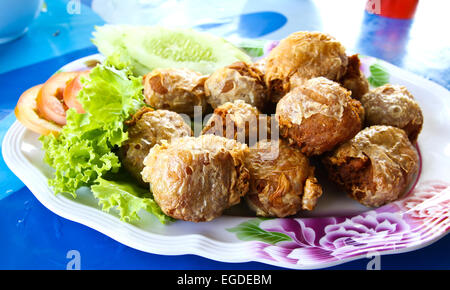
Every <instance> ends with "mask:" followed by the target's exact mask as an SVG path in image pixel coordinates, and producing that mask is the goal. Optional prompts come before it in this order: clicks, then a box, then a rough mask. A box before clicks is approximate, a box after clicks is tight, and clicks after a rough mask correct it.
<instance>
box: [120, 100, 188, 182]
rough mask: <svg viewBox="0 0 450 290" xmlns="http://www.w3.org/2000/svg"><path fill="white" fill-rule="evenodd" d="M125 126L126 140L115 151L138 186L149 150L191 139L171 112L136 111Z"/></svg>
mask: <svg viewBox="0 0 450 290" xmlns="http://www.w3.org/2000/svg"><path fill="white" fill-rule="evenodd" d="M125 124H126V125H127V126H128V140H126V141H125V142H124V143H123V144H122V146H121V147H120V149H119V157H120V160H121V162H122V165H123V166H124V168H125V169H127V170H128V171H129V172H130V173H131V174H132V175H133V176H134V177H135V178H136V180H137V181H139V182H140V183H144V182H143V181H142V176H141V171H142V169H144V158H145V157H146V156H147V154H148V152H149V151H150V149H151V148H152V147H153V146H154V145H156V144H161V142H162V140H166V141H168V142H170V141H171V140H172V139H175V138H178V137H183V136H191V135H192V130H191V128H190V126H189V125H188V124H186V122H185V121H184V120H183V118H182V117H181V116H180V115H179V114H177V113H175V112H172V111H167V110H153V109H151V108H148V107H144V108H142V109H140V110H139V111H138V112H136V114H134V116H133V117H132V118H131V119H130V120H129V121H127V122H126V123H125Z"/></svg>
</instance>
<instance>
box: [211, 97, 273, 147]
mask: <svg viewBox="0 0 450 290" xmlns="http://www.w3.org/2000/svg"><path fill="white" fill-rule="evenodd" d="M202 134H203V135H205V134H213V135H217V136H223V137H227V138H230V139H234V140H237V141H239V142H241V143H246V144H247V145H252V144H254V143H255V142H256V141H257V140H261V139H267V138H270V117H269V116H266V115H263V114H261V113H260V112H259V110H258V109H257V108H256V107H253V106H252V105H250V104H247V103H246V102H244V101H242V100H236V101H234V102H233V103H231V102H227V103H225V104H223V105H220V106H219V107H217V108H216V109H215V110H214V113H213V115H212V116H211V118H210V119H209V120H208V122H207V123H206V125H205V126H204V127H203V130H202Z"/></svg>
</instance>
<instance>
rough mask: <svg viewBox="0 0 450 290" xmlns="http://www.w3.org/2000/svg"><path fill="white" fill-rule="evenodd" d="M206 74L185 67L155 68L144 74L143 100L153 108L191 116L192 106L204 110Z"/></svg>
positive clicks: (192, 112) (205, 104)
mask: <svg viewBox="0 0 450 290" xmlns="http://www.w3.org/2000/svg"><path fill="white" fill-rule="evenodd" d="M205 80H206V76H203V75H201V74H199V73H197V72H194V71H192V70H189V69H185V68H182V69H180V68H177V69H174V68H165V69H155V70H153V71H152V72H150V73H149V74H147V75H145V76H144V97H145V102H146V103H147V104H148V105H149V106H151V107H153V108H155V109H165V110H170V111H174V112H177V113H182V114H187V115H190V116H193V114H194V106H200V107H201V108H202V112H204V111H205V109H206V106H207V103H206V99H205V92H204V83H205Z"/></svg>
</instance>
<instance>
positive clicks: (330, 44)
mask: <svg viewBox="0 0 450 290" xmlns="http://www.w3.org/2000/svg"><path fill="white" fill-rule="evenodd" d="M347 62H348V60H347V55H346V53H345V48H344V47H343V46H342V45H341V44H340V43H339V42H338V41H336V40H335V39H334V38H333V37H332V36H330V35H328V34H324V33H320V32H307V31H299V32H295V33H293V34H291V35H289V36H288V37H287V38H285V39H283V40H281V41H280V43H279V44H278V46H276V47H275V48H274V49H273V50H272V51H271V52H270V53H269V55H268V56H267V58H266V60H265V63H266V64H265V74H264V80H265V83H266V86H267V88H268V90H269V95H270V98H271V100H272V101H273V102H278V100H279V99H280V98H281V97H282V96H283V95H285V94H286V93H287V92H289V90H290V89H291V78H292V77H293V76H295V77H294V78H295V79H297V80H305V79H310V78H314V77H319V76H323V77H326V78H328V79H330V80H335V81H337V80H339V79H340V78H341V77H342V76H343V75H344V74H345V70H346V67H347Z"/></svg>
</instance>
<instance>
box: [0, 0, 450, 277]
mask: <svg viewBox="0 0 450 290" xmlns="http://www.w3.org/2000/svg"><path fill="white" fill-rule="evenodd" d="M78 2H79V1H78ZM105 2H106V1H100V0H98V1H95V0H94V1H81V6H80V9H79V10H78V12H79V13H68V9H67V7H68V6H67V5H68V1H62V0H52V1H50V0H48V1H46V4H47V12H44V13H41V15H40V16H39V17H38V18H37V19H36V20H35V22H34V23H33V24H32V25H31V27H30V29H29V31H28V33H27V34H25V35H24V36H23V37H22V38H20V39H18V40H16V41H14V42H11V43H8V44H3V45H0V87H1V88H2V90H1V92H0V94H1V98H0V120H1V121H0V138H3V136H4V134H5V132H6V131H7V129H8V128H9V126H10V125H11V124H12V123H13V122H14V121H15V117H14V115H13V114H12V113H11V112H12V110H13V109H14V106H15V104H16V102H17V98H18V97H19V95H20V94H21V93H22V92H23V91H24V90H25V89H27V88H29V87H31V86H33V85H35V84H39V83H42V82H44V81H45V80H46V79H47V78H48V77H49V76H50V75H51V74H52V73H54V72H55V71H56V70H57V69H58V68H59V67H61V66H62V65H64V64H66V63H67V62H70V61H72V60H75V59H77V58H80V57H82V56H86V55H89V54H92V53H96V48H95V47H94V46H92V44H91V42H90V37H91V32H92V30H93V27H94V25H101V24H103V23H105V20H106V21H108V22H113V23H120V22H123V21H124V19H127V17H128V19H129V21H128V22H132V23H133V20H136V19H137V20H139V21H137V20H136V21H135V22H139V23H141V24H142V21H143V20H142V19H147V18H145V17H138V16H139V15H138V13H139V12H138V11H136V10H132V9H131V8H130V9H131V10H130V11H126V10H123V13H121V14H118V15H115V14H114V13H113V11H114V10H108V9H107V7H106V6H102V7H103V9H101V10H98V7H99V6H100V5H103V4H104V3H105ZM124 2H127V1H124ZM130 2H131V1H128V3H130ZM133 2H136V1H133ZM168 2H173V1H168ZM222 2H223V1H221V3H222ZM234 2H236V1H234ZM234 2H233V3H234ZM358 2H362V1H345V4H344V3H343V2H342V1H332V0H327V1H325V0H321V1H314V2H313V1H307V0H304V1H301V0H297V1H291V0H282V1H277V2H276V6H275V5H274V4H273V2H270V1H252V0H250V1H238V2H236V3H240V4H239V5H234V6H233V5H231V4H229V3H228V2H227V1H225V2H223V4H222V5H229V6H226V7H225V6H224V7H219V6H220V5H219V4H218V3H216V2H211V3H210V4H208V5H206V4H205V5H203V6H202V7H200V6H198V1H195V0H193V1H179V2H177V4H178V5H184V6H183V9H185V10H184V11H185V13H189V11H191V10H192V11H196V12H195V13H197V14H199V15H201V16H202V17H200V16H198V15H190V17H187V18H186V17H185V18H183V19H184V20H183V19H182V20H183V21H185V22H186V23H182V22H180V23H179V24H180V25H188V24H190V26H195V27H197V28H199V29H206V30H209V31H211V32H213V33H216V34H220V35H224V36H229V37H232V36H235V35H237V36H239V37H247V38H266V39H280V38H283V37H285V36H287V35H288V34H289V33H291V32H294V31H297V30H321V31H325V32H328V33H330V34H332V35H334V36H335V37H336V38H337V39H338V40H340V41H342V42H343V43H344V45H345V46H346V47H347V49H348V50H349V51H355V52H359V53H362V54H366V55H372V56H375V57H379V58H381V59H384V60H386V61H388V62H391V63H393V64H395V65H397V66H400V67H403V68H405V69H407V70H410V71H413V72H415V73H417V74H420V75H422V76H424V77H426V78H430V79H432V80H433V81H435V82H437V83H439V84H441V85H443V86H444V87H446V88H450V50H449V49H450V45H449V38H448V37H442V38H437V37H436V36H435V34H433V33H429V31H431V30H436V29H439V28H442V29H446V28H447V27H448V26H449V25H448V24H449V20H448V18H446V17H445V14H443V13H444V12H445V11H448V9H445V8H444V7H441V8H440V7H436V6H431V5H433V4H430V3H429V2H428V4H425V3H424V2H425V1H422V2H420V4H419V7H418V9H417V12H416V15H415V18H414V19H413V20H398V19H389V18H384V17H380V16H376V15H371V14H368V13H366V12H365V11H364V3H358ZM203 3H205V2H203ZM439 5H441V3H440V4H439ZM442 5H444V4H442ZM91 7H92V8H93V9H95V10H96V11H98V13H99V14H100V15H101V16H102V17H103V18H101V17H100V16H99V15H98V14H96V13H95V12H94V11H93V10H92V9H91ZM127 7H132V5H131V4H130V6H127ZM190 7H191V8H192V7H193V8H195V9H191V10H189V8H190ZM219 8H223V9H219ZM109 9H112V8H111V7H110V8H109ZM152 9H154V10H156V9H159V8H158V7H156V8H152ZM208 9H209V10H208ZM161 11H162V10H161ZM166 11H168V10H166ZM171 11H173V10H171ZM192 11H191V12H190V13H194V12H192ZM218 11H222V12H221V13H222V14H219V12H218ZM442 11H444V12H442ZM133 13H134V14H133ZM160 14H161V13H160ZM163 15H165V16H166V17H165V18H164V17H159V18H154V19H153V20H152V18H148V21H147V20H145V21H147V22H145V23H146V24H155V23H162V24H165V23H172V24H173V19H174V17H176V14H173V15H170V14H163ZM207 16H208V17H207ZM170 17H172V18H170ZM193 19H195V21H193ZM178 20H179V21H182V20H180V19H178ZM189 21H190V22H189ZM187 22H189V23H187ZM444 35H445V33H444ZM0 212H1V213H2V217H1V218H0V237H1V238H0V269H66V268H67V266H68V263H69V261H70V260H71V258H73V256H72V254H71V253H73V252H71V251H72V250H75V251H77V253H79V255H80V258H81V260H80V265H81V268H82V269H233V270H235V269H257V270H258V269H279V268H278V267H274V266H270V265H265V264H261V263H256V262H250V263H239V264H232V263H221V262H216V261H212V260H209V259H205V258H202V257H198V256H195V255H183V256H162V255H154V254H148V253H143V252H140V251H137V250H134V249H132V248H129V247H127V246H125V245H122V244H120V243H118V242H116V241H114V240H112V239H111V238H109V237H107V236H105V235H103V234H101V233H99V232H97V231H95V230H92V229H90V228H88V227H85V226H83V225H80V224H78V223H75V222H72V221H68V220H66V219H63V218H61V217H59V216H57V215H56V214H53V213H52V212H51V211H49V210H48V209H46V208H45V207H44V206H43V205H42V204H40V203H39V201H38V200H37V199H36V198H35V197H34V196H33V195H32V194H31V192H30V191H29V190H28V189H27V188H26V187H24V185H23V183H22V182H21V181H20V180H18V179H17V177H15V176H14V175H13V174H12V173H11V172H10V171H9V169H8V168H7V167H6V165H5V164H4V161H3V159H0ZM368 262H369V260H368V259H364V258H363V259H360V260H356V261H352V262H349V263H346V264H343V265H339V266H335V267H332V268H333V269H366V266H367V263H368ZM380 262H381V268H382V269H449V268H450V236H446V237H444V238H442V239H441V240H439V241H437V242H435V243H434V244H432V245H430V246H427V247H425V248H423V249H420V250H416V251H413V252H409V253H403V254H395V255H388V256H382V257H381V261H380Z"/></svg>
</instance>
